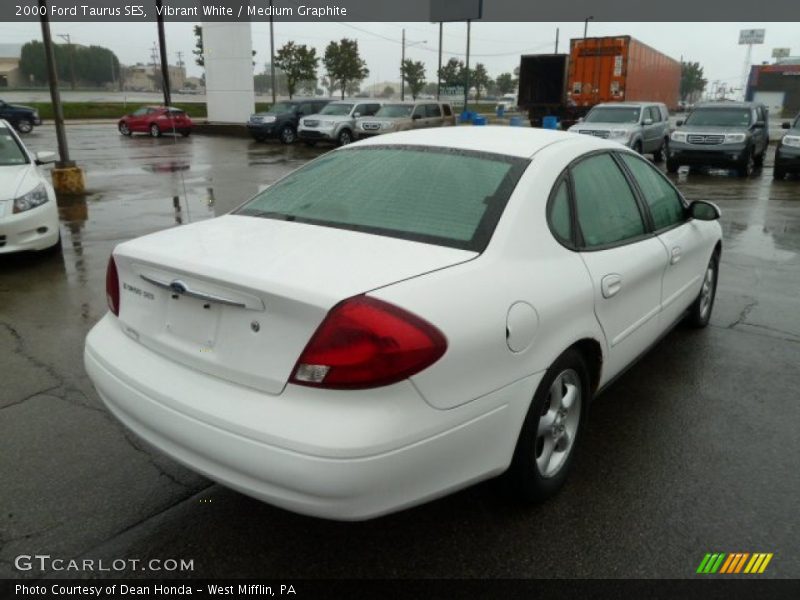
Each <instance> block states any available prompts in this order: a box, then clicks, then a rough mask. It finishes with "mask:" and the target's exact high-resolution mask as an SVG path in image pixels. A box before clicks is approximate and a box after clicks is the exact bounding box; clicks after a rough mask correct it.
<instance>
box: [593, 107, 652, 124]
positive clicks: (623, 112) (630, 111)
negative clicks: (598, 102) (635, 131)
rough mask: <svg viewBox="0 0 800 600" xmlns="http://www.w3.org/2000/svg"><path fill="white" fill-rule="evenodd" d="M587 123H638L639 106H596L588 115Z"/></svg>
mask: <svg viewBox="0 0 800 600" xmlns="http://www.w3.org/2000/svg"><path fill="white" fill-rule="evenodd" d="M586 122H587V123H638V122H639V109H638V108H630V107H628V108H622V107H620V108H595V109H593V110H592V111H591V112H590V113H589V114H588V115H587V116H586Z"/></svg>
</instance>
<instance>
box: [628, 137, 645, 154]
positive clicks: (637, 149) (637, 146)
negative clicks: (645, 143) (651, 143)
mask: <svg viewBox="0 0 800 600" xmlns="http://www.w3.org/2000/svg"><path fill="white" fill-rule="evenodd" d="M631 148H633V151H634V152H636V154H641V153H642V150H643V148H642V142H641V140H639V141H637V142H634V144H633V146H631Z"/></svg>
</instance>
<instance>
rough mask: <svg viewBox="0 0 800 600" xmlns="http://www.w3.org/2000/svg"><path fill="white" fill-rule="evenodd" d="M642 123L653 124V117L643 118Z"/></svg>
mask: <svg viewBox="0 0 800 600" xmlns="http://www.w3.org/2000/svg"><path fill="white" fill-rule="evenodd" d="M644 124H645V125H652V124H653V119H645V120H644Z"/></svg>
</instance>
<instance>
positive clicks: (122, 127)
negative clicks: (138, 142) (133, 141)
mask: <svg viewBox="0 0 800 600" xmlns="http://www.w3.org/2000/svg"><path fill="white" fill-rule="evenodd" d="M118 129H119V132H120V133H121V134H122V135H125V136H128V137H130V136H131V135H133V132H132V131H131V129H130V127H128V124H127V123H120V124H119V126H118Z"/></svg>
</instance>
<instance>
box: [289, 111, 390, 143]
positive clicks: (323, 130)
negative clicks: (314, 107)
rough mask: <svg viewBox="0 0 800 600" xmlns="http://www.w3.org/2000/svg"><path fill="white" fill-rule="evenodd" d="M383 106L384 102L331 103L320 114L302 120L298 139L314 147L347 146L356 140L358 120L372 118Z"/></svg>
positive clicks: (298, 129)
mask: <svg viewBox="0 0 800 600" xmlns="http://www.w3.org/2000/svg"><path fill="white" fill-rule="evenodd" d="M381 106H383V102H379V101H373V100H370V101H369V102H355V101H352V100H341V101H337V102H331V103H330V104H328V105H327V106H326V107H325V108H323V109H322V110H321V111H320V112H319V113H317V114H315V115H309V116H308V117H304V118H302V119H300V125H299V126H298V127H297V135H298V137H299V138H300V139H301V140H303V141H304V142H306V144H308V145H309V146H313V145H314V144H316V143H317V142H319V141H326V142H334V143H336V144H339V145H340V146H345V145H347V144H349V143H350V142H352V141H353V140H354V139H355V136H354V135H353V131H354V130H355V126H356V119H357V118H359V117H371V116H373V115H374V114H375V113H376V112H378V110H380V108H381Z"/></svg>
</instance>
